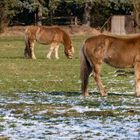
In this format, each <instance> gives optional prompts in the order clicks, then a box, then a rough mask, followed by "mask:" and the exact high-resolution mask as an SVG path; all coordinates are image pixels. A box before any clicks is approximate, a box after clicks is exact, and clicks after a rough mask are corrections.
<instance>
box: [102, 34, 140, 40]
mask: <svg viewBox="0 0 140 140" xmlns="http://www.w3.org/2000/svg"><path fill="white" fill-rule="evenodd" d="M100 35H103V36H107V37H111V38H114V39H136V38H140V34H127V35H117V34H100Z"/></svg>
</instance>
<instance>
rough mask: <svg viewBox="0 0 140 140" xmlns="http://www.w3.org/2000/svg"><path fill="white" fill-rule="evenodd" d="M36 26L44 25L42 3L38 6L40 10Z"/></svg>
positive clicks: (37, 13) (37, 14) (38, 10)
mask: <svg viewBox="0 0 140 140" xmlns="http://www.w3.org/2000/svg"><path fill="white" fill-rule="evenodd" d="M36 24H37V25H42V6H41V4H40V3H39V4H38V8H37V11H36Z"/></svg>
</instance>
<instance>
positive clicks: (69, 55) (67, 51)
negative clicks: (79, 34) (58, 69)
mask: <svg viewBox="0 0 140 140" xmlns="http://www.w3.org/2000/svg"><path fill="white" fill-rule="evenodd" d="M73 53H74V48H73V46H72V45H70V47H68V48H65V55H66V56H67V58H69V59H72V56H73Z"/></svg>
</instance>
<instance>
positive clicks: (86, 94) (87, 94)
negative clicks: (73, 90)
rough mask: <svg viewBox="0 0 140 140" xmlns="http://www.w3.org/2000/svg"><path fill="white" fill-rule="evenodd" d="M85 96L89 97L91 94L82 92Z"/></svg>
mask: <svg viewBox="0 0 140 140" xmlns="http://www.w3.org/2000/svg"><path fill="white" fill-rule="evenodd" d="M82 95H83V96H84V97H89V96H90V95H89V93H83V94H82Z"/></svg>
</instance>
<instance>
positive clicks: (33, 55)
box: [30, 41, 36, 59]
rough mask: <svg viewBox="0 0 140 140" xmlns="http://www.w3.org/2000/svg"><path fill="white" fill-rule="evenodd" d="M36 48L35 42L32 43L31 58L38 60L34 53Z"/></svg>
mask: <svg viewBox="0 0 140 140" xmlns="http://www.w3.org/2000/svg"><path fill="white" fill-rule="evenodd" d="M34 46H35V41H32V42H30V50H31V58H32V59H36V57H35V53H34Z"/></svg>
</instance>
